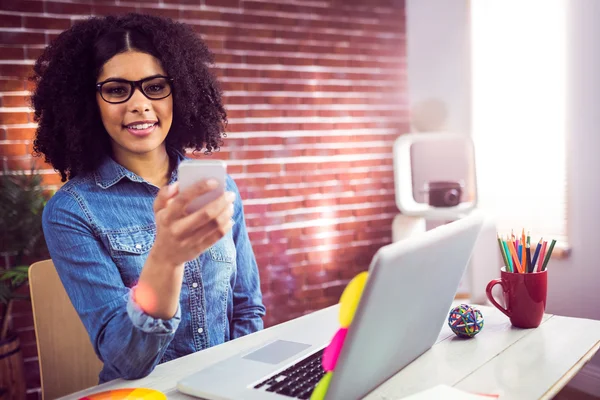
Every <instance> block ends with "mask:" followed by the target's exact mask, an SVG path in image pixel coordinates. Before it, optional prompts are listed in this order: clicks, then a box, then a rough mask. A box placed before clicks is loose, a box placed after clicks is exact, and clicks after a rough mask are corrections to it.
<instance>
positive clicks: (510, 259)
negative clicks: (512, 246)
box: [502, 241, 515, 272]
mask: <svg viewBox="0 0 600 400" xmlns="http://www.w3.org/2000/svg"><path fill="white" fill-rule="evenodd" d="M502 244H503V245H504V254H506V258H508V264H509V265H508V267H509V268H510V270H509V272H515V268H514V267H513V263H512V256H511V255H510V250H509V249H508V245H507V244H506V242H505V241H502Z"/></svg>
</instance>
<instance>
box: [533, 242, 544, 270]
mask: <svg viewBox="0 0 600 400" xmlns="http://www.w3.org/2000/svg"><path fill="white" fill-rule="evenodd" d="M542 240H543V238H542V239H540V241H539V242H538V244H537V247H536V248H535V253H534V254H533V260H531V265H532V266H533V268H532V270H533V271H535V262H536V261H537V259H538V256H539V255H540V250H541V249H542Z"/></svg>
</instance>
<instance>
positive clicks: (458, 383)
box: [64, 302, 600, 400]
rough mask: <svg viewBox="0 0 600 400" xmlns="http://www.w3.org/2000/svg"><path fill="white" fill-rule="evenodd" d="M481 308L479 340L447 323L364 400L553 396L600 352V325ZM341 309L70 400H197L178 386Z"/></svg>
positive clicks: (317, 314) (76, 394)
mask: <svg viewBox="0 0 600 400" xmlns="http://www.w3.org/2000/svg"><path fill="white" fill-rule="evenodd" d="M459 303H460V302H457V304H459ZM477 308H479V309H480V310H481V312H482V314H483V316H484V327H483V330H482V331H481V332H480V333H479V334H478V335H477V336H476V337H475V338H473V339H459V338H457V337H456V336H455V335H454V334H453V333H452V332H451V331H450V328H449V327H448V325H447V324H444V328H443V329H442V332H441V333H440V336H439V338H438V341H437V343H436V344H435V345H434V346H433V347H432V348H431V349H430V350H429V351H427V352H426V353H424V354H423V355H422V356H421V357H419V358H418V359H416V360H415V361H413V362H412V363H411V364H409V365H408V366H407V367H405V368H404V369H402V370H401V371H400V372H398V373H397V374H396V375H395V376H393V377H392V378H390V379H389V380H388V381H387V382H385V383H383V384H382V385H381V386H379V387H378V388H377V389H375V390H374V391H373V392H371V393H370V394H369V395H368V396H366V397H365V399H366V400H395V399H400V398H402V397H405V396H408V395H411V394H414V393H417V392H420V391H423V390H426V389H429V388H431V387H433V386H436V385H439V384H446V385H449V386H454V387H456V388H458V389H462V390H466V391H469V392H478V393H489V394H498V395H500V399H528V400H529V399H551V398H552V397H553V396H554V395H555V394H556V393H558V391H560V389H562V388H563V387H564V386H565V385H566V384H567V382H568V381H569V380H570V379H571V378H572V377H573V376H574V375H575V374H576V373H577V372H578V371H579V370H580V369H581V368H582V367H583V366H584V365H585V363H586V362H588V361H589V360H590V359H591V358H592V356H593V355H594V353H596V351H598V349H599V348H600V321H595V320H588V319H581V318H569V317H560V316H555V315H550V314H546V315H545V316H544V320H543V321H542V324H541V325H540V326H539V327H538V328H536V329H518V328H514V327H512V326H511V324H510V321H509V320H508V318H507V317H506V316H504V314H502V313H501V312H500V311H498V310H497V309H495V308H494V307H487V306H477ZM337 309H338V306H337V305H336V306H332V307H328V308H326V309H324V310H320V311H317V312H314V313H311V314H309V315H305V316H303V317H300V318H297V319H294V320H291V321H288V322H285V323H283V324H280V325H276V326H273V327H270V328H268V329H265V330H263V331H260V332H257V333H254V334H251V335H248V336H245V337H242V338H239V339H236V340H234V341H231V342H228V343H225V344H222V345H219V346H216V347H212V348H209V349H206V350H203V351H200V352H197V353H194V354H190V355H188V356H185V357H181V358H179V359H176V360H173V361H170V362H168V363H165V364H161V365H158V366H157V367H156V369H155V370H154V371H153V372H152V373H151V374H150V375H149V376H147V377H146V378H143V379H140V380H135V381H124V380H120V379H119V380H115V381H112V382H107V383H105V384H103V385H100V386H96V387H93V388H90V389H87V390H84V391H81V392H78V393H75V394H72V395H69V396H67V397H64V399H78V398H81V397H83V396H85V395H89V394H92V393H95V392H100V391H103V390H109V389H117V388H124V387H147V388H152V389H156V390H160V391H162V392H163V393H165V394H166V396H167V397H168V398H169V399H193V397H190V396H187V395H184V394H182V393H179V392H178V391H177V389H175V386H176V384H177V381H178V380H179V379H181V378H183V377H185V376H188V375H190V374H192V373H194V372H197V371H198V370H200V369H202V368H204V367H207V366H209V365H211V364H213V363H215V362H217V361H220V360H222V359H225V358H227V357H229V356H232V355H234V354H235V353H237V352H238V351H241V350H246V349H250V348H252V347H254V346H256V345H258V344H260V343H262V342H265V341H268V340H270V339H272V338H275V337H276V336H277V335H278V334H279V333H281V332H283V331H285V330H288V329H295V328H296V327H297V325H298V323H299V322H300V321H301V320H305V319H308V320H311V322H313V323H314V325H313V326H315V329H318V327H319V321H322V320H328V319H329V320H331V318H336V319H337ZM448 311H449V310H448Z"/></svg>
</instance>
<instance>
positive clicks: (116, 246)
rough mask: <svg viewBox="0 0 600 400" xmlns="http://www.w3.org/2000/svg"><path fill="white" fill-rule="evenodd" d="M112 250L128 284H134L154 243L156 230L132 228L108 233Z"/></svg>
mask: <svg viewBox="0 0 600 400" xmlns="http://www.w3.org/2000/svg"><path fill="white" fill-rule="evenodd" d="M107 237H108V243H109V245H110V252H111V256H112V258H113V260H114V261H115V264H117V267H118V268H119V271H120V273H121V278H122V279H123V283H125V285H126V286H128V287H131V286H134V285H135V284H136V283H137V281H138V279H139V276H140V273H141V272H142V268H143V267H144V264H145V263H146V259H147V258H148V252H149V251H150V249H151V248H152V246H153V245H154V240H155V238H156V232H155V231H154V230H149V229H145V230H131V231H127V232H109V233H108V234H107Z"/></svg>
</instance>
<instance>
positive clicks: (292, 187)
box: [0, 0, 408, 398]
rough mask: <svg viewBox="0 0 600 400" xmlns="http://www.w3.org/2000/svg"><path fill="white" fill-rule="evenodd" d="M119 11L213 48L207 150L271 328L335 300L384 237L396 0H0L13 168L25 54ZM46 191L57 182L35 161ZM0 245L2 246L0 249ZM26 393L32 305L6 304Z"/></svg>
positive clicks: (29, 127) (396, 55)
mask: <svg viewBox="0 0 600 400" xmlns="http://www.w3.org/2000/svg"><path fill="white" fill-rule="evenodd" d="M129 11H138V12H146V13H152V14H158V15H163V16H168V17H172V18H175V19H179V20H181V21H183V22H187V23H189V24H191V25H193V26H194V28H195V30H196V31H197V32H198V33H199V34H201V35H202V36H203V38H204V39H205V40H206V41H207V43H208V45H209V47H210V48H211V49H212V51H213V52H214V53H215V55H216V65H215V68H214V71H215V72H216V73H217V74H218V76H219V77H220V81H221V83H222V87H223V89H224V92H225V102H226V105H227V110H228V115H229V121H230V124H229V128H228V139H226V140H225V145H224V147H223V148H222V151H221V152H220V153H219V154H217V155H216V156H217V157H219V158H224V159H226V160H227V162H228V166H229V167H228V169H229V172H230V173H231V174H232V176H233V177H234V179H236V181H237V183H238V186H239V187H240V191H241V193H242V196H243V198H244V199H245V211H246V218H247V224H248V230H249V232H250V238H251V240H252V243H253V246H254V250H255V253H256V256H257V259H258V264H259V268H260V273H261V279H262V290H263V293H264V301H265V304H266V306H267V316H266V320H265V322H266V325H273V324H276V323H279V322H283V321H285V320H288V319H291V318H294V317H297V316H300V315H302V314H304V313H306V312H309V311H312V310H316V309H320V308H323V307H325V306H328V305H331V304H334V303H335V302H337V300H338V298H339V295H340V293H341V291H342V289H343V287H344V285H345V284H346V283H347V282H348V280H349V279H350V278H351V277H353V276H354V275H355V274H356V273H358V272H359V271H362V270H365V269H366V268H367V267H368V263H369V261H370V258H371V256H372V255H373V254H374V252H375V251H376V250H377V249H378V248H379V247H380V246H381V245H383V244H386V243H389V242H390V241H391V220H392V218H393V216H394V215H395V214H396V213H397V209H396V206H395V204H394V192H393V171H392V162H391V158H392V144H393V141H394V139H395V138H396V137H397V135H398V134H399V133H401V132H406V131H407V130H408V126H407V122H406V121H407V115H406V108H407V103H406V99H405V94H406V90H405V89H404V80H405V78H404V73H405V63H404V50H405V39H404V6H403V4H402V2H401V1H397V0H362V1H361V0H351V1H350V0H318V1H317V0H248V1H246V0H202V1H201V0H140V1H131V2H129V1H127V0H116V1H115V0H96V1H91V0H80V1H78V0H74V1H68V2H67V0H64V1H50V0H46V1H41V0H1V1H0V160H1V162H2V164H1V167H2V170H3V171H6V170H10V169H16V168H24V167H26V166H27V165H28V163H29V161H30V158H31V155H30V153H31V151H32V148H31V146H32V136H33V133H34V130H35V124H34V123H33V120H32V114H31V111H30V110H29V109H28V103H27V96H28V94H29V92H28V90H30V89H31V86H30V84H29V83H28V82H27V81H26V76H27V75H28V74H29V71H30V69H31V65H32V64H33V62H34V59H35V58H36V57H37V56H38V55H39V54H40V52H41V50H42V49H43V48H44V46H46V45H47V44H49V43H50V40H52V38H53V37H55V36H56V35H57V34H58V33H60V32H61V31H62V30H64V29H66V28H68V27H69V26H71V24H72V23H73V22H74V21H75V20H77V19H80V18H85V17H86V16H89V15H92V14H95V15H106V14H109V13H113V14H114V13H123V12H129ZM38 165H39V166H40V167H41V168H42V169H43V173H44V174H45V183H46V184H47V185H48V187H49V188H53V189H57V188H58V187H59V186H60V179H59V177H58V175H57V174H56V173H55V172H54V171H53V170H52V168H51V167H49V166H47V165H45V164H44V163H43V162H41V160H39V161H38ZM0 251H1V249H0ZM15 322H16V327H17V328H18V329H19V332H20V333H21V338H22V340H23V352H24V356H25V359H26V369H27V371H28V384H29V387H30V388H31V389H30V396H31V398H37V391H36V389H35V388H36V387H37V386H38V383H39V377H38V375H39V373H38V371H37V358H36V351H35V342H34V333H33V328H32V318H31V311H30V309H29V307H28V305H27V304H26V303H23V304H21V305H20V306H18V307H17V309H16V317H15Z"/></svg>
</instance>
